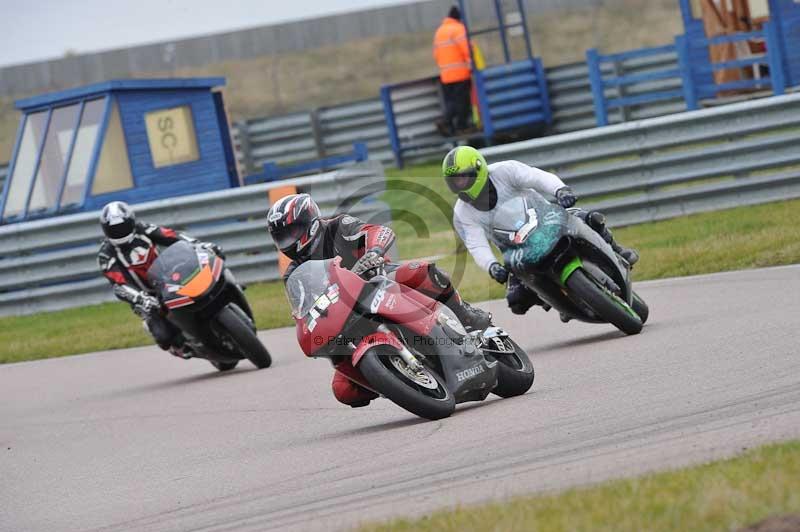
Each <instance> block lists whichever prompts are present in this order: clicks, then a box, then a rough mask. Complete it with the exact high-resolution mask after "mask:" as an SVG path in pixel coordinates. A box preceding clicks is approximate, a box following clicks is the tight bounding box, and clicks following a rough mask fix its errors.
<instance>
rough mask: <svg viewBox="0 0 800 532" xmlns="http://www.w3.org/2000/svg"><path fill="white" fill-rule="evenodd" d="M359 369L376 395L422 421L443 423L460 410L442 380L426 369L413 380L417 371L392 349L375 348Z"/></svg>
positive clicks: (381, 346) (385, 346)
mask: <svg viewBox="0 0 800 532" xmlns="http://www.w3.org/2000/svg"><path fill="white" fill-rule="evenodd" d="M403 368H405V369H403ZM358 369H359V370H360V371H361V374H362V375H364V378H365V379H367V382H369V384H370V385H371V386H372V388H373V389H374V390H375V391H377V392H378V393H380V394H381V395H383V396H384V397H386V398H387V399H389V400H390V401H392V402H393V403H395V404H396V405H398V406H400V407H402V408H405V409H406V410H408V411H409V412H411V413H412V414H415V415H417V416H419V417H422V418H425V419H430V420H436V419H442V418H446V417H448V416H450V414H452V413H453V411H454V410H455V408H456V401H455V398H454V397H453V394H452V393H450V389H449V388H448V387H447V384H446V383H445V382H444V379H442V377H440V376H439V375H437V374H436V372H435V371H433V370H431V369H429V368H427V367H426V368H425V371H424V373H423V374H418V375H417V378H416V379H414V378H412V376H411V375H412V372H413V370H411V369H410V368H408V366H406V365H405V362H404V361H403V359H402V358H401V357H400V355H399V354H398V352H397V350H396V349H395V348H393V347H391V346H388V345H378V346H375V347H371V348H370V349H369V350H368V351H367V352H366V353H364V355H363V356H362V357H361V360H360V361H359V363H358ZM431 386H435V388H432V387H431Z"/></svg>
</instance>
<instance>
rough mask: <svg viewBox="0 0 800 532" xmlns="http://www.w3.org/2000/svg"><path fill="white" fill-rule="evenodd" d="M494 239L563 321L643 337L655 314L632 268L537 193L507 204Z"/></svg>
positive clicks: (585, 227) (516, 272)
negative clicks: (633, 281) (635, 286)
mask: <svg viewBox="0 0 800 532" xmlns="http://www.w3.org/2000/svg"><path fill="white" fill-rule="evenodd" d="M492 238H493V240H494V243H495V244H496V245H497V246H498V248H500V250H501V251H502V252H503V258H504V260H505V266H506V268H508V269H509V270H510V271H511V272H512V273H513V274H514V275H516V276H517V277H518V278H519V279H520V280H521V281H522V283H523V284H525V286H527V287H528V288H530V289H531V290H533V291H535V292H536V293H537V294H538V295H539V297H540V298H541V299H542V300H543V301H545V302H546V303H547V304H549V305H551V306H552V307H554V308H556V309H557V310H558V311H559V312H560V313H561V315H562V319H564V320H569V319H571V318H574V319H578V320H581V321H587V322H594V323H611V324H613V325H614V326H616V327H617V328H618V329H620V330H621V331H623V332H625V333H627V334H637V333H638V332H640V331H641V330H642V324H644V322H645V321H647V316H648V314H649V311H648V308H647V305H646V304H645V302H644V301H643V300H642V299H641V298H640V297H639V296H638V295H637V294H636V293H635V292H634V291H633V288H632V286H631V279H630V265H629V264H628V263H627V262H626V261H625V260H624V259H622V258H621V257H619V255H617V254H616V253H615V252H614V250H613V249H612V248H611V246H610V245H609V244H608V243H607V242H606V241H605V240H603V238H602V237H600V235H598V234H597V232H596V231H594V230H592V229H591V228H590V227H589V226H588V225H587V224H585V223H583V222H582V221H581V220H580V219H578V218H576V217H574V216H570V215H569V214H568V213H567V211H566V210H565V209H563V208H562V207H561V206H559V205H555V204H553V203H550V202H549V201H547V200H546V199H545V198H544V197H542V196H541V195H540V194H538V193H537V192H535V191H533V190H528V191H525V193H523V194H522V195H520V196H519V197H516V198H513V199H511V200H508V201H506V202H505V203H504V204H502V205H500V206H499V207H498V210H497V213H496V214H495V216H494V222H493V230H492Z"/></svg>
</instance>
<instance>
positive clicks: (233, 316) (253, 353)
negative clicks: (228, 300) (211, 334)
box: [217, 306, 272, 369]
mask: <svg viewBox="0 0 800 532" xmlns="http://www.w3.org/2000/svg"><path fill="white" fill-rule="evenodd" d="M217 321H218V322H219V324H220V325H222V328H223V329H224V330H225V331H226V333H227V335H228V337H229V338H230V339H231V340H232V341H233V343H234V344H235V345H236V347H237V348H238V350H239V351H241V352H242V354H243V355H244V356H246V357H247V359H248V360H249V361H250V362H252V363H253V365H254V366H255V367H257V368H259V369H263V368H268V367H269V366H270V365H271V364H272V357H271V356H270V354H269V351H267V348H266V347H264V344H262V343H261V340H259V339H258V336H256V333H255V332H253V329H252V328H251V327H250V325H249V324H247V323H246V322H245V321H244V319H243V318H242V317H241V316H240V315H239V314H238V313H237V312H234V310H233V309H231V308H230V307H229V306H228V307H225V308H223V309H222V310H221V311H220V312H219V314H217Z"/></svg>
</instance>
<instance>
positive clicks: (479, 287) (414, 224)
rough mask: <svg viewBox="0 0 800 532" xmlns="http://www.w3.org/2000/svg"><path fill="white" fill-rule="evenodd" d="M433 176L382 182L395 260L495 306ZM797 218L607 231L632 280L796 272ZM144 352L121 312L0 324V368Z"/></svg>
mask: <svg viewBox="0 0 800 532" xmlns="http://www.w3.org/2000/svg"><path fill="white" fill-rule="evenodd" d="M433 175H436V169H435V167H432V166H428V167H420V168H416V169H412V170H408V171H406V172H404V173H402V174H401V173H399V172H390V174H389V177H390V179H394V180H396V181H402V183H404V184H400V185H399V187H402V188H401V189H394V190H391V191H390V192H389V193H387V194H386V197H385V199H386V200H387V201H388V202H389V203H390V204H391V205H392V207H393V208H395V209H396V210H395V212H396V214H397V216H396V217H395V220H396V221H395V224H394V227H395V229H396V231H397V234H398V243H399V247H400V256H401V257H403V258H412V257H425V256H431V255H439V256H442V258H440V259H439V260H437V264H438V265H439V266H441V267H442V268H443V269H445V270H447V271H449V272H451V273H452V275H453V279H454V281H455V283H456V285H457V286H458V287H459V289H460V290H461V292H462V294H463V296H464V297H465V298H466V299H468V300H471V301H484V300H487V299H495V298H500V297H502V296H503V287H501V286H500V285H498V284H496V283H494V282H491V281H490V280H489V279H488V277H487V276H486V274H485V273H483V272H482V271H480V270H479V269H478V268H477V267H476V266H475V264H474V262H473V261H472V259H471V258H469V257H468V256H467V255H466V254H465V253H464V252H463V250H462V251H459V246H458V243H457V241H456V239H455V236H454V235H453V233H452V232H451V231H450V229H449V228H450V220H449V218H450V214H449V212H448V211H447V208H448V205H450V203H452V195H451V194H450V193H449V192H447V191H446V189H445V188H444V184H443V183H442V182H441V179H433V178H431V177H428V176H433ZM414 185H419V186H424V187H427V188H420V187H415V186H414ZM437 198H441V199H437ZM442 202H444V203H442ZM448 202H450V203H448ZM798 209H800V200H794V201H786V202H780V203H772V204H767V205H759V206H755V207H740V208H736V209H730V210H726V211H719V212H713V213H705V214H698V215H693V216H687V217H684V218H677V219H674V220H667V221H664V222H657V223H653V224H644V225H640V226H634V227H628V228H624V229H620V230H618V231H616V237H617V239H618V240H619V241H620V242H623V243H624V244H626V245H628V246H632V247H635V248H637V249H638V250H639V251H640V253H641V256H642V259H641V261H640V262H639V264H637V266H636V270H635V271H634V274H635V278H636V279H637V280H644V279H658V278H664V277H676V276H682V275H693V274H701V273H710V272H717V271H726V270H737V269H745V268H756V267H763V266H775V265H781V264H792V263H798V262H800V240H798V239H797V228H796V227H795V224H794V222H793V220H794V218H795V213H796V212H797V211H798ZM404 213H405V214H404ZM247 297H248V299H249V301H250V303H251V305H252V306H253V310H254V312H255V315H256V317H257V325H258V327H259V328H261V329H265V328H272V327H281V326H288V325H291V323H292V321H291V318H290V316H289V310H288V305H287V303H286V298H285V296H284V294H283V287H282V286H281V284H280V283H259V284H254V285H252V286H250V288H249V289H248V291H247ZM150 342H151V340H150V338H149V336H148V335H147V334H146V333H145V332H144V330H142V327H141V323H140V321H139V319H138V318H137V317H136V316H134V315H133V314H132V313H131V312H130V310H129V309H128V307H127V306H126V305H124V304H122V303H108V304H104V305H97V306H92V307H84V308H78V309H70V310H65V311H60V312H52V313H46V314H39V315H35V316H23V317H11V318H0V363H8V362H19V361H23V360H35V359H40V358H50V357H57V356H63V355H70V354H76V353H86V352H92V351H100V350H106V349H117V348H124V347H133V346H138V345H147V344H149V343H150Z"/></svg>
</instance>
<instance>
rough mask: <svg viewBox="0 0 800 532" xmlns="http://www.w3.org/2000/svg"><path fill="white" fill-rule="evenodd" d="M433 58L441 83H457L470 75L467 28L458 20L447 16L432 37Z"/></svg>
mask: <svg viewBox="0 0 800 532" xmlns="http://www.w3.org/2000/svg"><path fill="white" fill-rule="evenodd" d="M433 58H434V59H435V60H436V64H437V65H438V66H439V77H440V78H441V80H442V83H457V82H459V81H465V80H468V79H470V77H471V76H472V69H471V68H470V61H469V44H467V29H466V28H465V27H464V24H462V23H461V22H460V21H458V20H456V19H454V18H450V17H447V18H445V19H444V21H442V25H441V26H439V29H438V30H436V35H435V36H434V38H433Z"/></svg>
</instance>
